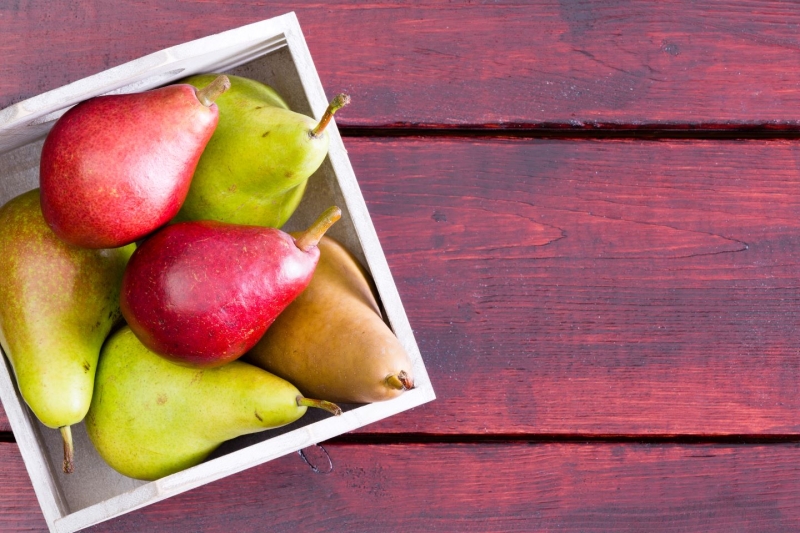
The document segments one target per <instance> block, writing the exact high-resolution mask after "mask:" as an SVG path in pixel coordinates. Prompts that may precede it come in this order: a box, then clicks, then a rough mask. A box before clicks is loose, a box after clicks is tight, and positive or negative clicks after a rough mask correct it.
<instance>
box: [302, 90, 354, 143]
mask: <svg viewBox="0 0 800 533" xmlns="http://www.w3.org/2000/svg"><path fill="white" fill-rule="evenodd" d="M349 103H350V97H349V96H348V95H346V94H344V93H342V94H337V95H336V96H334V97H333V100H331V103H330V104H328V109H326V110H325V114H324V115H322V118H321V119H319V124H317V126H316V127H315V128H314V129H313V130H311V131H310V132H308V134H309V135H311V136H312V137H319V136H320V135H321V134H322V132H323V131H325V128H327V127H328V123H330V121H331V119H332V118H333V114H334V113H336V112H337V111H339V110H340V109H341V108H343V107H344V106H346V105H347V104H349Z"/></svg>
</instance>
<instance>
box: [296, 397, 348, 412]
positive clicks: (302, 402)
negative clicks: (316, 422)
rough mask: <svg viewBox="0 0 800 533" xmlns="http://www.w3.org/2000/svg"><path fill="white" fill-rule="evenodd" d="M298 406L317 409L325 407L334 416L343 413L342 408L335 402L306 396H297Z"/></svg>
mask: <svg viewBox="0 0 800 533" xmlns="http://www.w3.org/2000/svg"><path fill="white" fill-rule="evenodd" d="M297 405H298V406H306V407H316V408H317V409H325V410H326V411H328V412H329V413H330V414H332V415H334V416H339V415H340V414H342V409H341V408H340V407H339V406H338V405H336V404H335V403H331V402H326V401H325V400H315V399H313V398H306V397H304V396H298V397H297Z"/></svg>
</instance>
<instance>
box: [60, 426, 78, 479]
mask: <svg viewBox="0 0 800 533" xmlns="http://www.w3.org/2000/svg"><path fill="white" fill-rule="evenodd" d="M58 429H59V430H61V438H62V439H64V473H65V474H71V473H72V472H74V471H75V465H74V464H73V460H74V459H75V447H74V446H73V445H72V428H70V427H69V426H61V427H60V428H58Z"/></svg>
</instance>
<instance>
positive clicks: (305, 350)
mask: <svg viewBox="0 0 800 533" xmlns="http://www.w3.org/2000/svg"><path fill="white" fill-rule="evenodd" d="M318 247H319V251H320V256H319V262H318V264H317V269H316V270H315V272H314V276H313V277H312V278H311V283H310V284H309V285H308V287H306V290H305V291H303V292H302V293H301V294H300V296H298V297H297V298H296V299H295V300H294V301H293V302H292V303H291V304H289V307H287V308H286V309H285V310H284V311H283V312H282V313H281V314H280V315H278V318H277V320H275V322H274V323H273V324H272V325H271V326H270V327H269V329H268V330H267V332H266V333H265V334H264V336H263V337H262V338H261V340H260V341H259V342H258V344H256V345H255V346H254V347H253V348H252V350H250V352H248V354H247V355H246V356H245V359H246V360H247V361H248V362H251V363H253V364H254V365H256V366H259V367H261V368H263V369H265V370H268V371H269V372H273V373H275V374H276V375H278V376H280V377H282V378H284V379H288V380H289V381H291V382H292V383H294V384H295V385H296V386H297V388H298V389H300V391H301V392H302V393H303V394H308V395H310V396H314V395H322V396H323V397H325V398H327V399H330V400H331V401H334V402H343V403H370V402H377V401H382V400H389V399H391V398H395V397H396V396H398V395H400V394H402V392H403V391H405V390H408V389H411V388H413V387H414V380H413V376H412V371H411V361H410V359H409V358H408V355H407V354H406V351H405V350H404V349H403V346H402V345H401V344H400V341H399V340H398V339H397V337H396V336H395V335H394V333H392V330H391V329H389V327H388V326H387V325H386V323H384V321H383V319H382V318H381V312H380V308H379V307H378V303H377V301H376V300H375V297H374V295H373V292H372V287H371V283H370V279H369V277H368V275H367V273H366V272H365V271H364V270H363V269H362V268H361V265H359V264H358V261H357V260H356V259H355V258H354V257H353V256H352V255H350V253H349V252H348V251H347V250H346V249H345V248H344V247H343V246H342V245H341V244H339V243H338V242H336V241H335V240H333V239H331V238H330V237H323V238H322V239H321V240H320V242H319V244H318Z"/></svg>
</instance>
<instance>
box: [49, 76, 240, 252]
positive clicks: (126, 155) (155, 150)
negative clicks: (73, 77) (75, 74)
mask: <svg viewBox="0 0 800 533" xmlns="http://www.w3.org/2000/svg"><path fill="white" fill-rule="evenodd" d="M228 87H230V82H229V81H228V79H227V78H226V77H225V76H220V77H219V78H217V79H216V80H215V81H214V83H212V84H211V85H210V86H209V87H206V88H205V89H203V90H202V91H197V90H196V89H195V88H194V87H192V86H191V85H187V84H182V85H171V86H168V87H163V88H161V89H155V90H152V91H146V92H142V93H135V94H122V95H110V96H98V97H96V98H91V99H89V100H86V101H84V102H81V103H80V104H78V105H76V106H75V107H73V108H72V109H70V110H69V111H67V112H66V113H65V114H64V115H63V116H62V117H61V118H60V119H59V120H58V121H57V122H56V124H55V125H54V126H53V129H52V130H51V131H50V133H49V134H48V136H47V138H46V139H45V142H44V146H43V148H42V157H41V164H40V167H39V180H40V186H41V203H42V214H43V215H44V218H45V221H46V222H47V224H48V225H49V226H50V228H51V229H52V230H53V231H54V232H55V233H56V235H58V236H59V237H61V239H62V240H64V241H66V242H68V243H70V244H74V245H76V246H82V247H84V248H116V247H119V246H123V245H126V244H129V243H131V242H134V241H136V240H138V239H141V238H142V237H144V236H146V235H148V234H149V233H151V232H153V231H154V230H156V229H157V228H159V227H160V226H162V225H164V224H166V223H167V222H168V221H169V220H170V219H172V218H173V217H174V216H175V215H176V214H177V212H178V210H180V208H181V205H183V201H184V200H185V199H186V194H187V193H188V191H189V184H190V183H191V180H192V175H193V174H194V170H195V167H196V166H197V162H198V160H199V159H200V155H201V154H202V152H203V149H204V148H205V146H206V144H207V143H208V140H209V139H210V138H211V135H212V134H213V133H214V130H215V128H216V126H217V121H218V119H219V111H218V109H217V106H216V104H214V103H213V100H214V98H216V97H217V96H219V95H220V94H222V93H223V92H225V90H227V88H228Z"/></svg>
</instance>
